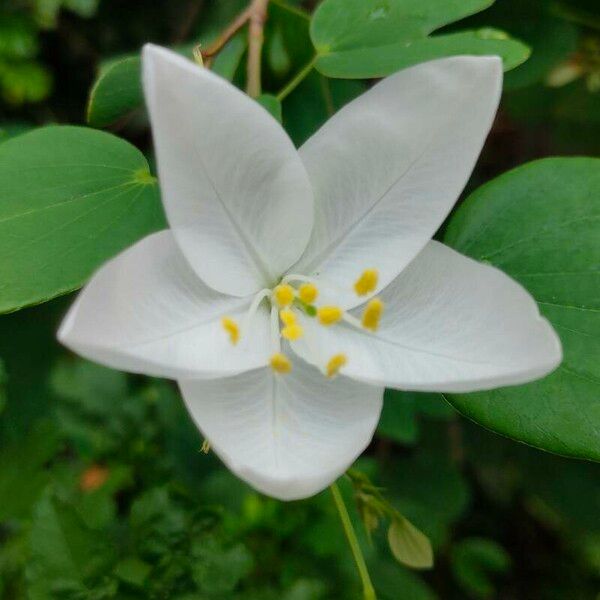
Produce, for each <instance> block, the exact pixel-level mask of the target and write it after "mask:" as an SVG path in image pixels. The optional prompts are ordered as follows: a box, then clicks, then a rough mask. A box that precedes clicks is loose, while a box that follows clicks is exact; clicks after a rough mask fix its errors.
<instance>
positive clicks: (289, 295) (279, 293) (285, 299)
mask: <svg viewBox="0 0 600 600" xmlns="http://www.w3.org/2000/svg"><path fill="white" fill-rule="evenodd" d="M294 295H295V294H294V288H293V287H292V286H291V285H288V284H287V283H281V284H279V285H278V286H277V287H276V288H275V289H274V290H273V298H274V299H275V302H277V304H278V305H279V306H281V307H284V306H289V305H290V304H291V303H292V302H293V301H294Z"/></svg>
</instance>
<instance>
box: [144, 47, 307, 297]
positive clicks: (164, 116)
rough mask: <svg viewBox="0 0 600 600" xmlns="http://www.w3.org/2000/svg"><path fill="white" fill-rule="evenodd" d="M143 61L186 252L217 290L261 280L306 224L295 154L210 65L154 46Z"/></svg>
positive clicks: (161, 166) (237, 289)
mask: <svg viewBox="0 0 600 600" xmlns="http://www.w3.org/2000/svg"><path fill="white" fill-rule="evenodd" d="M143 62H144V90H145V95H146V102H147V104H148V108H149V111H150V119H151V121H152V131H153V135H154V145H155V149H156V155H157V159H158V171H159V175H160V185H161V191H162V197H163V202H164V205H165V209H166V213H167V217H168V219H169V223H170V225H171V227H172V228H173V230H174V233H175V237H176V239H177V242H178V243H179V245H180V246H181V249H182V250H183V253H184V254H185V256H186V258H187V259H188V261H189V262H190V264H191V265H192V267H193V268H194V270H195V271H196V272H197V273H198V275H199V276H200V277H201V278H202V279H203V280H204V281H205V282H206V283H207V284H208V285H210V286H211V287H213V288H214V289H216V290H218V291H220V292H223V293H227V294H232V295H234V296H246V295H248V294H251V293H252V292H255V291H257V290H259V289H261V288H263V287H265V286H266V287H268V284H271V283H273V281H274V280H275V279H276V278H277V277H278V276H280V275H281V274H282V273H283V272H284V271H285V269H286V268H287V267H289V266H290V265H291V264H292V263H294V261H296V260H297V259H298V257H299V256H300V255H301V254H302V252H303V251H304V248H305V247H306V243H307V241H308V238H309V236H310V231H311V228H312V223H313V201H312V190H311V187H310V183H309V181H308V178H307V175H306V171H305V170H304V167H303V165H302V161H301V160H300V157H299V155H298V152H297V151H296V149H295V148H294V146H293V144H292V142H291V141H290V139H289V138H288V137H287V135H286V133H285V132H284V130H283V129H282V128H281V126H280V125H279V123H277V121H275V119H273V117H271V115H269V114H268V113H267V111H265V110H264V109H263V108H262V107H261V106H259V104H258V103H257V102H255V101H254V100H251V99H250V98H249V97H248V96H246V95H245V94H243V93H242V92H240V91H239V90H238V89H236V88H235V87H234V86H233V85H231V84H230V83H228V82H227V81H225V80H224V79H221V78H220V77H218V76H217V75H215V74H214V73H211V72H210V71H209V70H207V69H204V68H202V67H199V66H197V65H195V64H194V63H192V62H190V61H188V60H187V59H185V58H183V57H181V56H179V55H178V54H175V53H174V52H171V51H169V50H166V49H164V48H160V47H158V46H152V45H147V46H145V47H144V54H143Z"/></svg>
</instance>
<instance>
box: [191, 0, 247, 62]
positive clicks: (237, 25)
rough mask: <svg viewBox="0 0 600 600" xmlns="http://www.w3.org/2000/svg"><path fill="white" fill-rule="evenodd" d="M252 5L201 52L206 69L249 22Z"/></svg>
mask: <svg viewBox="0 0 600 600" xmlns="http://www.w3.org/2000/svg"><path fill="white" fill-rule="evenodd" d="M251 10H252V5H250V6H249V7H248V8H246V9H245V10H243V11H242V12H241V13H240V14H239V15H238V16H237V17H236V18H235V19H234V20H233V21H232V22H231V23H230V24H229V25H228V26H227V28H226V29H225V30H224V31H223V33H221V35H220V36H219V37H218V38H217V39H216V40H215V41H214V42H213V43H212V44H211V45H210V46H209V47H208V48H206V50H202V58H203V59H204V63H205V65H206V66H207V67H210V63H211V62H212V59H213V58H214V57H215V56H216V55H217V54H218V53H219V52H220V51H221V50H222V49H223V48H224V47H225V45H226V44H227V42H228V41H229V40H230V39H231V38H232V37H233V36H234V35H235V34H236V33H237V32H238V31H239V30H240V29H241V28H242V27H243V26H244V25H245V24H246V23H247V22H248V21H249V20H250V15H251V14H252V13H251Z"/></svg>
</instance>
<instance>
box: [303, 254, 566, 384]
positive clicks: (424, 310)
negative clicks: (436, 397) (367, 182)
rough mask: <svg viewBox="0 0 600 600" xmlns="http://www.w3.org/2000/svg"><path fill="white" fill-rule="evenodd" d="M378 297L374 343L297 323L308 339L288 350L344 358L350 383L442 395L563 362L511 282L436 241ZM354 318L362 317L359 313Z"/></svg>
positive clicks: (343, 329) (522, 377) (340, 329)
mask: <svg viewBox="0 0 600 600" xmlns="http://www.w3.org/2000/svg"><path fill="white" fill-rule="evenodd" d="M381 298H382V299H383V301H384V302H385V304H386V312H385V313H384V317H383V319H382V321H381V326H380V328H379V330H378V331H377V333H376V334H371V333H369V332H366V331H364V330H363V331H358V330H356V329H354V328H351V327H349V326H347V325H346V324H345V323H344V324H343V325H335V326H332V327H330V328H324V327H322V326H320V325H318V324H317V323H316V322H315V320H314V319H308V318H303V325H304V327H305V333H306V339H305V340H300V341H298V342H294V344H293V348H294V350H295V351H296V352H297V353H298V354H299V355H300V356H302V357H303V358H305V359H306V360H308V361H311V362H314V363H316V362H317V361H318V359H319V357H318V356H315V353H317V354H318V353H321V362H322V361H323V360H324V358H326V357H327V356H330V355H333V354H336V353H338V352H344V353H346V355H347V356H348V363H347V365H346V366H345V367H344V369H343V373H344V374H345V375H347V376H348V377H353V378H355V379H357V380H360V381H366V382H371V383H376V384H381V385H385V386H387V387H392V388H399V389H403V390H419V391H441V392H468V391H475V390H482V389H490V388H495V387H500V386H504V385H515V384H520V383H525V382H527V381H531V380H534V379H537V378H539V377H542V376H543V375H545V374H547V373H549V372H550V371H552V370H553V369H554V368H555V367H556V366H557V365H558V364H559V363H560V361H561V347H560V341H559V339H558V337H557V335H556V333H555V332H554V330H553V329H552V327H551V326H550V324H549V323H548V322H547V321H546V320H545V319H544V318H542V317H541V316H540V314H539V312H538V307H537V305H536V303H535V301H534V300H533V298H532V297H531V296H530V295H529V294H528V293H527V292H526V291H525V290H524V289H523V288H522V287H521V286H520V285H519V284H518V283H516V282H515V281H513V280H512V279H510V278H509V277H508V276H507V275H505V274H504V273H502V272H501V271H499V270H498V269H495V268H494V267H491V266H487V265H483V264H481V263H478V262H476V261H474V260H471V259H470V258H467V257H465V256H462V255H460V254H458V253H457V252H455V251H454V250H451V249H450V248H448V247H446V246H444V245H442V244H439V243H438V242H430V243H429V244H428V245H427V246H426V247H425V248H424V249H423V251H422V252H421V253H420V254H419V255H418V256H417V258H415V260H414V261H413V262H412V263H411V264H410V265H409V266H408V267H407V268H406V269H405V270H404V271H403V272H402V273H401V274H400V275H399V276H398V277H397V278H396V279H395V280H394V281H393V282H392V283H391V284H390V285H389V286H388V287H387V288H386V289H385V290H384V292H383V294H381ZM352 314H354V316H356V317H360V308H356V309H355V310H354V311H352ZM307 341H308V344H307ZM311 350H312V352H311Z"/></svg>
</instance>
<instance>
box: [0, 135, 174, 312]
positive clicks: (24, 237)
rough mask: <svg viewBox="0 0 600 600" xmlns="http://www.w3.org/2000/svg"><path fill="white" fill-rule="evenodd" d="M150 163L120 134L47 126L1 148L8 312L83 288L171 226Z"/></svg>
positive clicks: (1, 234)
mask: <svg viewBox="0 0 600 600" xmlns="http://www.w3.org/2000/svg"><path fill="white" fill-rule="evenodd" d="M163 223H164V218H163V216H162V209H161V206H160V201H159V196H158V188H157V185H156V180H155V178H154V177H152V176H151V175H150V172H149V169H148V163H147V162H146V159H145V158H144V156H143V155H142V154H141V152H139V151H138V150H137V149H136V148H134V147H133V146H131V145H130V144H129V143H127V142H125V141H124V140H121V139H119V138H117V137H115V136H113V135H110V134H107V133H103V132H100V131H94V130H92V129H86V128H82V127H66V126H65V127H63V126H55V127H47V128H43V129H38V130H36V131H32V132H30V133H26V134H24V135H20V136H18V137H16V138H14V139H12V140H9V141H8V142H5V143H3V144H2V145H0V257H1V258H0V313H2V312H9V311H13V310H17V309H19V308H22V307H23V306H27V305H30V304H36V303H39V302H43V301H45V300H48V299H50V298H53V297H55V296H58V295H60V294H64V293H66V292H69V291H71V290H74V289H77V288H78V287H80V286H81V285H82V284H83V283H84V282H85V281H86V279H87V278H88V277H89V276H90V274H91V273H92V272H93V271H94V270H95V269H96V268H97V267H98V266H99V265H101V264H102V263H103V262H105V261H106V260H107V259H108V258H110V257H112V256H114V255H115V254H117V253H118V252H119V251H121V250H123V249H124V248H126V247H127V246H129V245H131V244H132V243H133V242H135V241H137V240H138V239H140V238H141V237H143V236H144V235H146V234H148V233H151V232H152V231H156V230H157V229H160V228H161V226H163Z"/></svg>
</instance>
